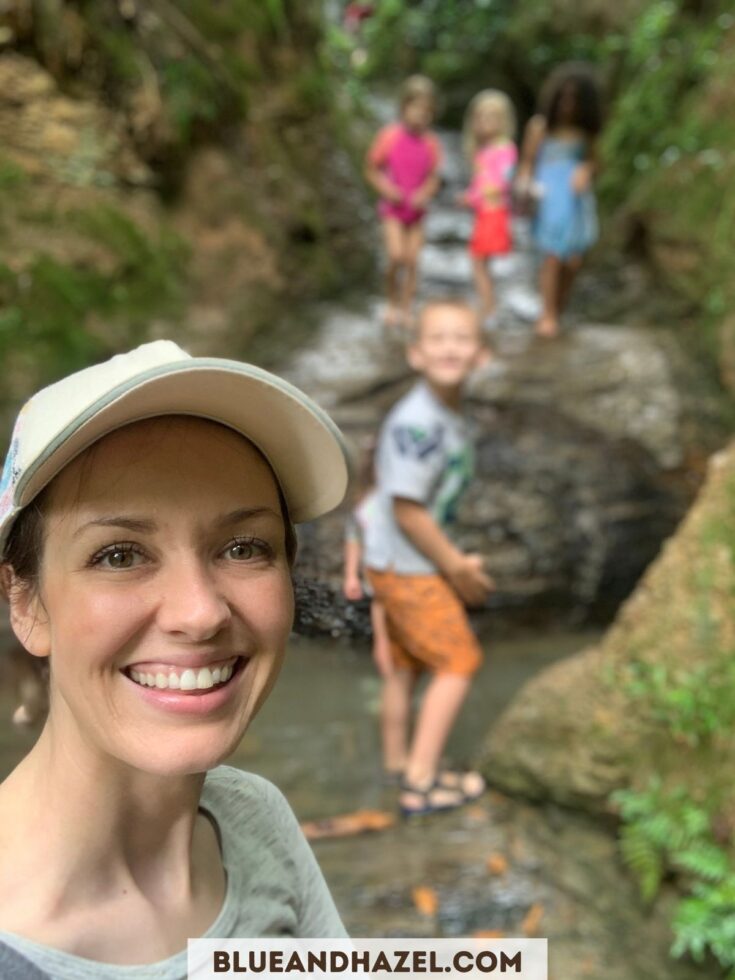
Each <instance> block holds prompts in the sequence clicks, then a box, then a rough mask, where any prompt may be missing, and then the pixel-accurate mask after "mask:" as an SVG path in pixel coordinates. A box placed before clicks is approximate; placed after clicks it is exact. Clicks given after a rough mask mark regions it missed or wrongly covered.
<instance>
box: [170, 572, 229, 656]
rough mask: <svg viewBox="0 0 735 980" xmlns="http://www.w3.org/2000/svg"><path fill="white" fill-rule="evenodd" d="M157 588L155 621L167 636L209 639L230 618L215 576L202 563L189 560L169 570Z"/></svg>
mask: <svg viewBox="0 0 735 980" xmlns="http://www.w3.org/2000/svg"><path fill="white" fill-rule="evenodd" d="M161 587H162V592H161V597H160V603H159V608H158V622H159V625H160V627H161V628H162V629H163V630H164V631H165V632H167V633H175V634H180V635H181V637H182V638H186V639H189V640H191V641H193V642H201V641H203V640H209V639H211V638H212V637H214V636H216V635H217V633H219V631H220V630H221V629H222V628H223V627H224V626H225V625H226V624H227V623H228V622H229V620H230V618H231V616H232V612H231V609H230V606H229V603H228V602H227V600H226V598H225V596H224V594H223V593H222V590H221V587H220V584H219V583H218V581H217V577H216V576H215V575H214V574H213V572H212V570H211V569H209V568H208V567H207V566H206V565H205V564H204V563H202V562H199V561H194V560H192V561H191V562H186V563H181V564H179V565H177V566H176V567H175V568H173V567H172V568H170V569H169V570H168V571H167V573H166V574H165V575H164V576H163V577H162V580H161Z"/></svg>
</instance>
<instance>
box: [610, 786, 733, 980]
mask: <svg viewBox="0 0 735 980" xmlns="http://www.w3.org/2000/svg"><path fill="white" fill-rule="evenodd" d="M612 799H613V802H614V803H616V804H617V805H618V806H619V808H620V813H621V816H622V818H623V821H624V823H623V828H622V831H621V838H620V846H621V853H622V855H623V859H624V860H625V862H626V864H627V865H628V867H629V868H630V869H631V870H632V871H633V872H634V874H635V875H636V877H637V878H638V882H639V885H640V888H641V895H642V897H643V899H644V900H645V901H647V902H651V901H653V899H654V898H655V897H656V895H657V893H658V891H659V888H660V886H661V882H662V880H663V877H664V874H665V871H666V870H667V869H671V870H673V871H674V872H678V873H679V874H680V875H682V876H683V877H684V878H685V879H686V880H687V881H688V882H689V887H690V894H689V895H687V896H686V897H684V898H682V899H681V900H680V901H679V902H678V904H677V908H676V911H675V913H674V920H673V929H674V935H675V940H674V944H673V946H672V955H674V956H676V957H680V956H683V955H685V954H689V955H691V956H692V957H693V959H695V960H696V961H697V962H702V961H703V960H704V959H705V957H706V956H707V955H708V954H711V955H712V956H714V957H715V959H716V960H717V961H718V962H719V963H720V965H721V966H723V967H726V968H727V969H728V970H730V971H731V973H730V976H731V977H732V978H735V865H733V862H732V859H731V856H730V855H729V854H728V852H727V851H726V850H725V849H724V848H722V847H721V846H720V845H718V844H717V843H716V842H715V840H714V838H713V835H712V830H711V825H712V820H711V815H710V813H709V811H708V809H707V808H706V807H705V806H704V805H701V804H698V803H696V802H694V801H693V800H692V799H691V798H690V796H689V794H688V792H687V791H686V790H685V789H684V788H683V787H676V788H674V789H670V790H666V789H665V788H664V787H663V786H662V784H661V781H660V780H658V779H656V778H653V779H651V781H650V783H649V785H648V787H647V788H646V789H645V790H642V791H638V792H636V791H634V790H620V791H618V792H617V793H615V794H613V797H612Z"/></svg>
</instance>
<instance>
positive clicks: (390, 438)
mask: <svg viewBox="0 0 735 980" xmlns="http://www.w3.org/2000/svg"><path fill="white" fill-rule="evenodd" d="M375 469H376V504H375V507H374V510H373V514H372V518H371V520H370V521H369V522H368V524H367V526H366V527H365V528H364V563H365V565H366V567H367V568H374V569H376V570H378V571H385V570H386V569H392V570H393V571H394V572H397V573H398V574H402V575H429V574H432V573H434V572H436V567H435V566H434V565H433V564H432V563H431V562H430V561H429V559H428V558H426V556H425V555H423V554H422V553H421V552H420V551H419V550H418V549H417V548H415V547H414V545H413V544H412V543H411V542H410V541H409V539H408V538H407V537H406V536H405V534H403V532H402V531H401V529H400V528H399V527H398V525H397V523H396V520H395V516H394V513H393V500H394V498H395V497H405V498H407V499H409V500H415V501H416V502H417V503H420V504H424V506H426V507H427V508H428V510H429V511H430V513H431V514H432V515H433V517H434V519H435V520H436V522H437V523H438V524H439V526H440V527H442V528H443V529H444V530H446V529H447V528H448V527H449V526H450V525H451V524H452V522H453V521H454V518H455V514H456V508H457V503H458V501H459V498H460V496H461V494H462V493H463V491H464V490H465V489H466V487H467V485H468V484H469V482H470V479H471V477H472V469H473V456H472V445H471V442H470V438H469V428H468V425H467V421H466V419H465V418H464V417H463V416H462V415H460V414H459V413H458V412H453V411H452V410H451V409H449V408H447V406H446V405H444V404H443V403H442V402H441V401H440V400H439V399H438V398H437V396H436V395H435V394H434V393H433V392H432V390H431V388H430V387H429V385H428V384H427V383H426V382H425V381H420V382H419V383H418V384H416V385H415V386H414V387H413V388H412V389H411V391H409V392H408V394H407V395H405V396H404V397H403V398H402V399H401V400H400V401H399V402H398V403H397V404H396V405H394V406H393V408H392V409H391V411H390V412H389V413H388V415H387V417H386V419H385V422H384V423H383V427H382V429H381V431H380V437H379V439H378V449H377V454H376V459H375Z"/></svg>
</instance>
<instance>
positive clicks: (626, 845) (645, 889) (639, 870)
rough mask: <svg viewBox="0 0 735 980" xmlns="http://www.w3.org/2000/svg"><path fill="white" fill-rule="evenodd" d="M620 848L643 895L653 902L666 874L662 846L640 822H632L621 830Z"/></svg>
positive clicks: (646, 900)
mask: <svg viewBox="0 0 735 980" xmlns="http://www.w3.org/2000/svg"><path fill="white" fill-rule="evenodd" d="M620 850H621V853H622V855H623V860H624V861H625V863H626V865H627V866H628V867H629V868H630V870H631V871H632V872H633V874H634V875H635V876H636V878H637V879H638V886H639V888H640V891H641V897H642V898H643V900H644V901H645V902H652V901H653V899H654V898H655V897H656V895H657V894H658V890H659V888H660V887H661V880H662V878H663V874H664V862H663V852H662V849H661V847H660V846H659V845H658V844H655V843H653V842H652V841H651V840H650V838H649V837H648V835H647V833H646V831H645V829H643V828H642V827H641V825H640V824H632V825H630V826H629V827H623V829H622V831H621V834H620Z"/></svg>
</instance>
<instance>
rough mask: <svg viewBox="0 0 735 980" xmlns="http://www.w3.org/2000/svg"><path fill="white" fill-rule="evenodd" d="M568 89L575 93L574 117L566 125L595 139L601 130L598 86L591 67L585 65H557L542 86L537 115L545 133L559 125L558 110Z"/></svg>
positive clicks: (600, 105)
mask: <svg viewBox="0 0 735 980" xmlns="http://www.w3.org/2000/svg"><path fill="white" fill-rule="evenodd" d="M568 86H571V87H573V89H574V113H573V117H572V119H571V120H569V122H570V123H571V125H573V126H577V127H579V129H581V130H583V131H584V132H585V133H586V134H587V135H588V136H590V137H592V136H597V135H598V134H599V132H600V130H601V129H602V97H601V92H600V83H599V81H598V79H597V75H596V73H595V70H594V68H593V67H592V65H588V64H587V63H586V62H584V61H568V62H565V63H564V64H563V65H559V66H558V67H557V68H555V69H554V70H553V71H552V73H551V74H550V75H549V77H548V78H547V79H546V81H545V82H544V85H543V88H542V89H541V95H540V98H539V112H540V114H541V115H542V116H543V117H544V119H545V120H546V128H547V130H548V131H551V130H553V129H554V128H555V127H557V126H558V125H559V123H560V119H559V107H560V105H561V100H562V95H563V94H564V90H565V89H566V88H567V87H568Z"/></svg>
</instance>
